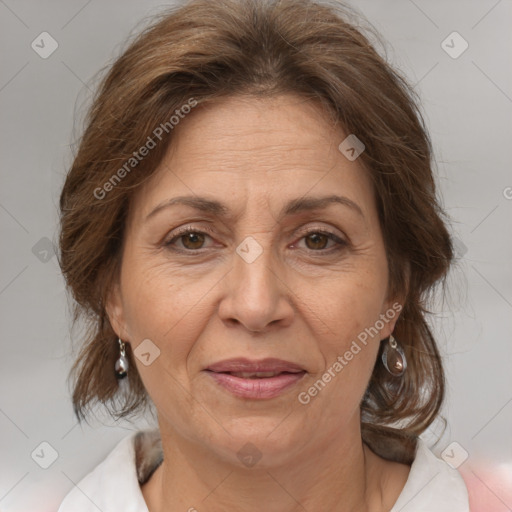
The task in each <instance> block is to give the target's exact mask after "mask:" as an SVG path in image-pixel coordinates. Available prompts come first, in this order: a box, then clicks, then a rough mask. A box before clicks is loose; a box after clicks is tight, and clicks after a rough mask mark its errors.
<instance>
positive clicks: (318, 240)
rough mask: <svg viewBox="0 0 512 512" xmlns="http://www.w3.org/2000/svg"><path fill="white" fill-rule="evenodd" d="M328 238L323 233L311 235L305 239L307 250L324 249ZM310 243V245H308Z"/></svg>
mask: <svg viewBox="0 0 512 512" xmlns="http://www.w3.org/2000/svg"><path fill="white" fill-rule="evenodd" d="M328 241H329V237H328V236H327V235H325V234H323V233H312V234H310V235H308V236H307V237H306V246H307V247H308V249H316V250H322V249H325V247H326V245H327V242H328ZM308 242H311V243H308Z"/></svg>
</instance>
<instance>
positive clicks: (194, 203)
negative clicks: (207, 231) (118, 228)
mask: <svg viewBox="0 0 512 512" xmlns="http://www.w3.org/2000/svg"><path fill="white" fill-rule="evenodd" d="M331 204H341V205H344V206H348V207H349V208H351V209H352V210H354V211H355V212H357V213H358V214H359V215H361V216H362V217H364V214H363V211H362V210H361V208H360V207H359V205H358V204H357V203H354V201H352V200H351V199H349V198H348V197H345V196H338V195H330V196H324V197H299V198H297V199H292V200H291V201H289V202H288V203H286V204H285V205H284V206H283V208H282V209H281V212H280V214H279V216H280V217H283V216H287V215H293V214H297V213H301V212H304V211H311V210H320V209H323V208H326V207H328V206H329V205H331ZM174 205H185V206H189V207H191V208H194V209H196V210H198V211H201V212H205V213H210V214H213V215H217V216H219V217H228V216H229V214H230V210H229V208H228V207H227V206H226V205H224V204H222V203H221V202H219V201H217V200H214V199H207V198H206V197H198V196H179V197H173V198H172V199H168V200H166V201H163V202H162V203H160V204H158V205H157V206H156V207H155V208H154V209H153V210H151V212H150V213H149V214H148V215H147V216H146V221H147V220H148V219H150V218H151V217H153V216H154V215H156V214H157V213H158V212H160V211H161V210H163V209H166V208H169V207H170V206H174Z"/></svg>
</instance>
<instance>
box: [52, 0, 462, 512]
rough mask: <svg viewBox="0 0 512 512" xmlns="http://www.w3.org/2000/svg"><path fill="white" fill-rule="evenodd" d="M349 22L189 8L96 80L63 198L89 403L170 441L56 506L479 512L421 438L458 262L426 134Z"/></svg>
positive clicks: (411, 100)
mask: <svg viewBox="0 0 512 512" xmlns="http://www.w3.org/2000/svg"><path fill="white" fill-rule="evenodd" d="M351 16H353V14H352V13H351V12H350V11H349V10H348V9H346V8H342V7H341V6H337V7H334V6H328V5H327V4H325V3H315V2H313V1H310V0H298V1H297V0H284V1H280V2H275V1H274V2H272V1H239V0H227V1H221V2H210V1H208V0H192V1H190V2H188V3H186V4H183V5H181V6H180V7H177V8H175V9H173V10H172V11H171V12H169V13H167V14H166V15H165V16H163V17H162V18H161V19H160V20H158V21H157V22H155V23H154V24H153V25H152V26H151V27H149V28H148V29H147V30H146V31H145V32H144V33H142V34H141V35H140V36H139V37H138V38H137V40H136V41H134V42H133V43H132V44H131V46H130V47H129V48H128V49H127V50H126V51H125V52H124V54H123V55H122V56H121V57H120V58H119V59H118V60H117V61H116V62H115V63H114V65H113V66H112V68H111V70H110V71H109V73H108V75H107V76H106V78H105V79H104V81H103V83H102V85H101V88H100V91H99V94H98V96H97V98H96V100H95V102H94V105H93V107H92V109H91V112H90V115H89V119H88V125H87V128H86V130H85V133H84V135H83V138H82V141H81V145H80V147H79V150H78V153H77V155H76V158H75V161H74V163H73V165H72V168H71V170H70V172H69V174H68V176H67V179H66V183H65V185H64V188H63V191H62V196H61V203H60V206H61V219H62V230H61V238H60V244H61V255H60V262H61V267H62V270H63V273H64V276H65V278H66V280H67V283H68V286H69V288H70V290H71V292H72V293H73V296H74V298H75V300H76V303H77V309H76V313H77V315H76V317H77V318H78V317H80V315H81V314H82V315H83V316H84V317H85V318H88V319H89V320H90V329H89V330H88V332H89V339H88V340H86V342H85V343H84V348H83V350H82V352H81V353H80V355H79V357H78V359H77V361H76V363H75V366H74V368H73V371H74V374H75V377H76V379H75V387H74V393H73V403H74V407H75V412H76V414H77V417H78V418H79V420H82V419H85V418H86V415H87V411H88V409H89V407H90V406H91V404H93V403H94V402H96V401H98V402H100V403H102V404H104V405H105V406H106V407H107V408H108V410H109V411H110V412H111V413H112V414H113V415H114V416H115V417H116V418H123V417H128V416H129V415H132V414H135V413H138V412H142V410H144V409H145V407H146V406H149V408H150V409H151V407H153V406H154V409H152V410H155V411H156V414H157V418H158V428H157V429H155V430H154V431H140V432H137V433H135V434H134V435H131V436H128V437H127V438H125V439H123V440H122V441H121V442H120V443H119V444H118V446H116V447H115V448H114V450H113V451H112V452H111V453H110V454H109V455H108V457H107V458H106V459H105V461H104V462H103V463H102V464H100V465H99V466H98V467H96V468H95V469H94V470H93V471H92V472H91V473H90V474H89V475H87V476H86V477H85V478H84V479H83V480H82V481H81V482H80V483H78V485H77V488H75V489H73V490H72V491H71V492H70V493H69V495H68V496H67V497H66V499H65V500H64V502H63V503H62V505H61V507H60V509H59V510H60V512H68V511H82V510H84V511H85V510H97V509H100V510H105V511H107V510H108V511H110V510H123V511H125V510H133V511H137V512H139V511H147V510H149V511H150V512H163V511H164V510H165V511H175V510H176V511H178V510H189V511H193V510H198V511H203V510H204V511H220V510H222V511H224V510H243V511H256V510H258V511H260V510H266V511H280V512H283V511H285V512H287V511H290V512H291V511H296V510H308V511H317V510H330V511H334V512H338V511H339V512H341V511H348V510H358V511H389V510H392V511H393V512H397V511H399V510H401V511H413V510H414V511H420V510H421V511H426V510H428V511H432V510H435V511H437V512H441V511H445V510H446V511H450V512H455V511H461V512H462V511H467V510H469V508H468V504H467V493H466V489H465V487H464V483H463V481H462V479H461V477H460V476H459V474H458V473H457V471H455V470H453V469H451V468H450V467H449V466H448V465H447V464H445V463H444V462H443V461H441V460H439V459H437V458H436V457H435V456H434V455H433V454H432V453H431V452H430V451H429V449H428V448H427V447H426V446H425V444H424V442H423V441H421V440H420V439H419V437H418V436H419V435H420V434H421V433H422V432H423V431H424V430H425V429H426V428H427V427H428V426H429V425H430V424H431V423H432V421H433V420H434V419H435V418H436V417H437V415H438V413H439V410H440V407H441V403H442V399H443V394H444V376H443V370H442V365H441V360H440V356H439V353H438V350H437V348H436V344H435V341H434V339H433V337H432V334H431V332H430V330H429V328H428V325H427V323H426V321H425V310H426V309H425V308H426V302H425V301H426V296H427V294H428V293H429V292H430V291H432V288H433V286H434V285H435V284H436V283H438V281H439V280H441V279H442V278H443V277H444V276H445V275H446V272H447V271H448V268H449V265H450V262H451V259H452V247H451V242H450V237H449V234H448V232H447V229H446V227H445V224H444V222H443V219H442V213H441V211H440V208H439V206H438V203H437V200H436V191H435V186H434V180H433V176H432V170H431V145H430V140H429V137H428V134H427V133H426V130H425V127H424V123H423V120H422V117H421V114H420V113H419V110H418V108H417V103H416V100H415V97H414V95H413V93H412V91H411V89H410V88H409V87H408V86H407V84H406V82H405V81H404V80H403V79H402V78H401V77H400V75H399V74H398V73H397V72H396V71H394V70H393V69H392V68H391V67H390V66H389V65H388V64H387V63H385V61H384V60H383V59H382V58H381V57H380V56H379V55H378V54H377V52H376V51H375V49H374V48H373V47H372V46H371V44H370V43H369V42H368V39H367V38H366V37H365V36H364V35H363V34H362V32H360V30H359V29H357V28H356V26H355V22H351V21H349V20H350V19H351Z"/></svg>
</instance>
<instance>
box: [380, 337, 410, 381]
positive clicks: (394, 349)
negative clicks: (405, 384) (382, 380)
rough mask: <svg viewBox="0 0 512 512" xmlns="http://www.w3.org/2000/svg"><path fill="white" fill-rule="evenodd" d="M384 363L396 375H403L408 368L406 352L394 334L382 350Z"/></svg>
mask: <svg viewBox="0 0 512 512" xmlns="http://www.w3.org/2000/svg"><path fill="white" fill-rule="evenodd" d="M382 364H383V365H384V368H386V370H387V371H388V372H389V373H390V374H391V375H393V376H394V377H401V376H402V375H403V374H404V372H405V370H406V369H407V359H406V357H405V353H404V351H403V349H402V347H401V345H400V344H399V343H398V342H397V341H396V339H395V338H394V337H393V335H392V334H391V335H390V336H389V340H388V342H387V343H386V346H385V347H384V351H383V352H382Z"/></svg>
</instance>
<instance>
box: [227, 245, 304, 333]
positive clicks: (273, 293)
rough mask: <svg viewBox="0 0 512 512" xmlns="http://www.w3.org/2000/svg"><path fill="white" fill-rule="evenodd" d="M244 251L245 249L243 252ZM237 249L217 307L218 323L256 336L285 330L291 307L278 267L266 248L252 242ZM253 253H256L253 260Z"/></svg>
mask: <svg viewBox="0 0 512 512" xmlns="http://www.w3.org/2000/svg"><path fill="white" fill-rule="evenodd" d="M244 249H249V250H248V251H246V252H245V253H244ZM238 250H239V252H238V251H234V253H233V269H232V270H231V272H229V274H228V276H226V277H227V280H226V283H227V284H226V292H225V295H224V297H223V300H222V302H221V304H220V306H219V315H220V317H221V319H222V321H223V322H225V323H227V324H231V325H233V324H240V325H243V326H244V327H245V328H246V329H247V330H248V331H250V332H258V333H263V332H267V331H268V330H269V329H273V328H275V327H278V326H280V327H286V326H287V325H289V324H290V323H291V321H292V319H293V314H294V308H293V305H292V303H291V302H290V299H291V297H293V293H292V291H291V290H290V288H289V286H288V285H287V283H286V280H285V276H284V270H283V269H282V266H281V265H280V264H279V262H278V261H276V258H275V257H274V255H273V253H272V250H271V249H270V248H269V247H267V246H265V247H263V244H260V243H257V242H254V240H252V243H251V242H250V243H249V245H248V246H247V245H245V246H244V245H243V244H240V246H239V247H238ZM251 251H252V254H251ZM254 251H256V254H258V253H260V254H259V255H258V256H257V257H256V259H254V260H253V258H254V255H255V253H254Z"/></svg>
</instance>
